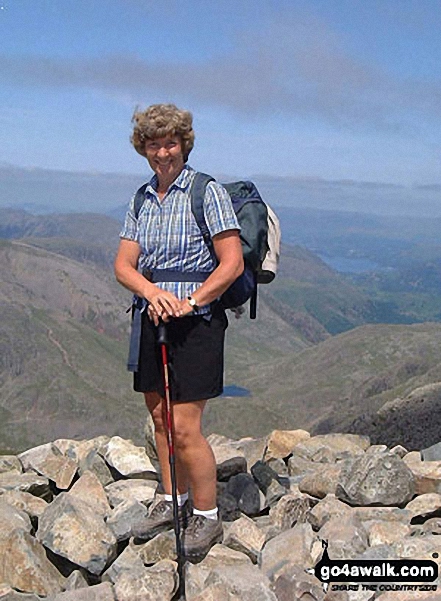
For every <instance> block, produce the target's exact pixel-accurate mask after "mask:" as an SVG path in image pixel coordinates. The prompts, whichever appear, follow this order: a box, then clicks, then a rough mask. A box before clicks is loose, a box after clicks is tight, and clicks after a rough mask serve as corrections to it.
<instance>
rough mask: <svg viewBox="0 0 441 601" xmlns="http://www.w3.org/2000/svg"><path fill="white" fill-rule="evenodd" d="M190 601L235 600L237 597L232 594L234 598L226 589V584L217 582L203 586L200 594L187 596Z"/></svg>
mask: <svg viewBox="0 0 441 601" xmlns="http://www.w3.org/2000/svg"><path fill="white" fill-rule="evenodd" d="M189 598H190V599H191V600H192V601H226V600H228V601H236V599H238V597H236V595H234V598H233V597H232V595H231V594H230V593H229V591H228V587H227V585H226V584H223V583H221V582H219V583H218V584H210V586H207V587H206V588H204V590H203V591H202V592H201V594H200V595H197V596H196V597H193V596H192V597H189Z"/></svg>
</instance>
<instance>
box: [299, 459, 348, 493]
mask: <svg viewBox="0 0 441 601" xmlns="http://www.w3.org/2000/svg"><path fill="white" fill-rule="evenodd" d="M317 465H319V464H317ZM342 467H343V463H340V464H336V465H329V464H327V465H320V467H318V468H317V469H316V470H315V471H313V472H311V473H309V474H306V475H305V476H304V477H303V478H301V479H300V480H299V489H300V491H301V492H304V493H307V494H309V495H311V496H313V497H316V498H317V499H323V498H324V497H326V495H329V494H335V492H336V489H337V484H338V482H339V479H340V474H341V470H342Z"/></svg>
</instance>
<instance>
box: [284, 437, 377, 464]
mask: <svg viewBox="0 0 441 601" xmlns="http://www.w3.org/2000/svg"><path fill="white" fill-rule="evenodd" d="M369 445H370V442H369V438H368V437H367V436H359V435H358V434H321V435H318V436H313V437H311V438H309V439H307V440H304V441H302V442H300V443H299V444H297V445H296V446H295V447H294V448H293V449H292V454H293V455H297V456H299V457H303V458H304V459H309V460H311V461H316V462H319V463H335V462H336V461H339V460H341V459H346V458H348V457H354V456H357V455H363V454H364V452H365V451H366V449H368V448H369Z"/></svg>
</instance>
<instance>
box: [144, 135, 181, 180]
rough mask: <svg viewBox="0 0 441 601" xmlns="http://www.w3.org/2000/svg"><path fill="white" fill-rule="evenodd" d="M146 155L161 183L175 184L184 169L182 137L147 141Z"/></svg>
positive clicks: (166, 137) (167, 137)
mask: <svg viewBox="0 0 441 601" xmlns="http://www.w3.org/2000/svg"><path fill="white" fill-rule="evenodd" d="M145 154H146V157H147V160H148V162H149V165H150V167H151V168H152V169H153V171H154V172H155V173H156V175H157V176H158V179H159V181H160V182H168V183H171V182H173V181H174V180H175V179H176V178H177V177H178V175H179V174H180V173H181V171H182V168H183V167H184V156H183V153H182V140H181V138H180V136H164V137H163V138H154V139H153V140H147V141H146V143H145Z"/></svg>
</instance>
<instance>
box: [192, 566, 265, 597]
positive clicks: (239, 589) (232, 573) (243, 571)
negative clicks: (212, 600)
mask: <svg viewBox="0 0 441 601" xmlns="http://www.w3.org/2000/svg"><path fill="white" fill-rule="evenodd" d="M206 585H207V587H210V586H211V587H213V586H223V587H225V589H226V590H227V591H228V596H227V597H224V598H225V599H231V598H233V599H234V600H236V599H237V601H239V600H241V601H277V597H276V596H275V594H274V593H273V592H272V591H271V590H270V581H269V579H268V578H267V577H266V576H265V574H262V572H260V571H259V570H258V569H257V567H253V566H248V565H238V566H224V567H222V568H214V569H213V570H212V571H211V573H210V575H209V576H208V578H207V580H206ZM201 598H203V599H205V598H206V595H205V594H204V591H202V593H201Z"/></svg>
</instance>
